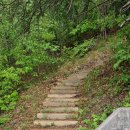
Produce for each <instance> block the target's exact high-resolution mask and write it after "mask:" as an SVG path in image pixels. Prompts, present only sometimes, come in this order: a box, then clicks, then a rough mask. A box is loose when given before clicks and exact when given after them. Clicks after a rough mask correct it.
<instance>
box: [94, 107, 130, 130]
mask: <svg viewBox="0 0 130 130" xmlns="http://www.w3.org/2000/svg"><path fill="white" fill-rule="evenodd" d="M124 110H130V108H129V107H127V108H125V107H121V108H118V109H117V110H115V111H114V112H113V113H112V114H111V115H110V116H109V117H108V118H107V119H106V120H105V121H104V122H103V123H102V124H101V125H100V126H99V127H98V128H96V129H95V130H102V128H103V127H104V126H105V125H107V124H108V123H109V122H110V121H111V120H112V118H113V117H114V116H115V115H117V114H118V112H121V111H124Z"/></svg>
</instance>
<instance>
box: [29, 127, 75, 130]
mask: <svg viewBox="0 0 130 130" xmlns="http://www.w3.org/2000/svg"><path fill="white" fill-rule="evenodd" d="M30 130H77V129H76V128H73V127H65V128H63V127H53V128H32V129H30Z"/></svg>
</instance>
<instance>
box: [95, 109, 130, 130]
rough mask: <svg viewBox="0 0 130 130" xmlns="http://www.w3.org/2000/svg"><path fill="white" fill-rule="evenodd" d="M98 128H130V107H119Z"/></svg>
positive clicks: (116, 129) (103, 129)
mask: <svg viewBox="0 0 130 130" xmlns="http://www.w3.org/2000/svg"><path fill="white" fill-rule="evenodd" d="M96 130H130V108H119V109H117V110H116V111H114V112H113V113H112V114H111V115H110V116H109V117H108V118H107V119H106V120H105V121H104V122H103V123H102V124H101V125H100V126H99V127H98V128H97V129H96Z"/></svg>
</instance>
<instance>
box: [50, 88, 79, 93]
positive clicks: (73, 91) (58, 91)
mask: <svg viewBox="0 0 130 130" xmlns="http://www.w3.org/2000/svg"><path fill="white" fill-rule="evenodd" d="M76 93H78V92H77V91H76V90H53V89H52V90H51V91H50V94H76Z"/></svg>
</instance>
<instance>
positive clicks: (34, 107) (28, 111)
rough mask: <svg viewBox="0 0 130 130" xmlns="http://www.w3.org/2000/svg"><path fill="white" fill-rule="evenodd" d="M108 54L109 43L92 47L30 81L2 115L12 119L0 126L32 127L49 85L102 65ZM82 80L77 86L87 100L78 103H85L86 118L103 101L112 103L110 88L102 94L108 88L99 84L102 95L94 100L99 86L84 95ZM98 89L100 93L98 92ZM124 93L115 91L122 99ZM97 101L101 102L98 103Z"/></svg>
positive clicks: (12, 129)
mask: <svg viewBox="0 0 130 130" xmlns="http://www.w3.org/2000/svg"><path fill="white" fill-rule="evenodd" d="M111 55H112V52H111V49H110V48H109V47H104V49H103V50H93V51H91V52H89V53H88V54H87V55H86V56H85V57H83V58H81V59H78V60H74V61H70V62H67V63H66V64H64V65H63V66H62V67H61V68H60V69H59V70H58V71H57V72H56V73H55V74H54V75H53V76H52V77H51V78H49V79H48V80H46V81H39V83H36V84H33V85H32V87H30V88H29V89H27V90H26V91H24V92H23V93H22V94H21V95H20V100H19V102H18V104H17V107H16V109H15V110H14V111H11V112H9V113H6V114H4V116H6V115H7V116H9V117H10V118H11V120H10V121H9V122H8V123H7V124H6V125H4V126H2V128H1V129H0V130H29V129H30V128H32V127H33V121H34V119H35V118H36V114H37V113H39V112H41V110H42V109H43V101H44V100H45V98H46V97H47V95H48V94H49V92H50V90H51V88H52V87H54V86H57V85H58V84H59V82H61V81H63V80H65V79H67V77H69V76H71V75H72V74H73V75H74V74H76V73H77V72H80V71H83V70H93V69H94V68H95V67H99V66H105V65H106V64H107V63H108V62H109V61H110V57H111ZM104 70H105V68H104ZM108 71H109V69H108ZM90 73H91V72H90ZM103 75H105V72H104V73H103ZM86 76H87V75H86ZM97 80H102V75H101V76H100V77H98V79H97ZM83 84H85V80H83V81H82V85H80V86H78V88H79V89H78V90H80V92H81V95H82V96H81V97H85V98H86V99H87V101H86V102H84V101H83V102H82V101H81V102H80V103H79V107H81V108H83V109H84V107H87V106H88V107H87V108H86V113H87V112H89V113H88V114H86V113H84V116H85V117H88V118H89V117H90V115H91V114H92V113H94V111H96V113H97V112H100V111H101V109H100V108H101V107H103V106H104V105H105V104H104V102H106V103H108V104H111V103H110V102H111V101H109V100H108V99H109V98H108V95H109V94H110V91H109V93H108V94H107V96H104V94H103V93H104V92H106V91H107V88H105V87H103V86H102V87H101V88H103V89H102V91H100V97H103V98H102V99H99V100H98V103H97V100H96V99H97V95H96V92H97V91H98V89H99V88H97V89H92V90H93V91H92V93H91V94H90V93H87V95H86V93H85V92H84V87H83V86H84V85H83ZM101 88H100V89H101ZM97 93H98V94H99V92H97ZM124 95H125V94H122V97H120V95H118V96H117V98H116V99H120V100H123V99H124ZM116 99H115V101H114V100H113V104H115V103H116V102H117V101H118V100H116ZM111 100H112V99H111ZM101 102H103V103H101ZM99 103H101V104H100V105H99ZM83 104H84V105H83ZM90 108H91V110H90ZM82 118H83V116H82V117H81V119H80V120H82ZM90 118H91V117H90ZM79 125H82V122H80V121H79Z"/></svg>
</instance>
